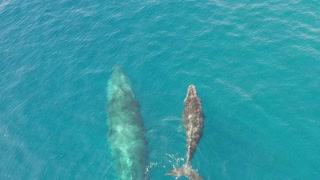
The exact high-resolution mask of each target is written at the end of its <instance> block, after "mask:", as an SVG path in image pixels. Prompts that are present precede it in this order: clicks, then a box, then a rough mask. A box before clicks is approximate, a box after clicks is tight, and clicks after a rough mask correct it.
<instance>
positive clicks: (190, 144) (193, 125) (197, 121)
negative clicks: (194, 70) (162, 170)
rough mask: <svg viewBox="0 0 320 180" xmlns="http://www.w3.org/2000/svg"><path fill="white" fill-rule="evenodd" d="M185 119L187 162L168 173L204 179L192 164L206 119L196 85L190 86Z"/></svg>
mask: <svg viewBox="0 0 320 180" xmlns="http://www.w3.org/2000/svg"><path fill="white" fill-rule="evenodd" d="M183 119H184V127H185V130H186V139H187V155H186V157H187V162H186V163H185V164H184V165H183V166H182V167H181V168H178V169H174V170H172V171H169V172H168V173H167V175H173V176H178V177H179V176H186V177H187V178H189V179H192V180H202V179H203V178H202V177H201V176H200V174H198V173H197V171H196V170H194V169H192V166H191V161H192V158H193V155H194V153H195V151H196V149H197V146H198V144H199V141H200V139H201V136H202V131H203V121H204V120H203V119H204V116H203V111H202V105H201V100H200V98H199V96H198V94H197V91H196V88H195V86H194V85H190V86H189V87H188V92H187V97H186V99H185V100H184V111H183Z"/></svg>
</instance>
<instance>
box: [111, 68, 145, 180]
mask: <svg viewBox="0 0 320 180" xmlns="http://www.w3.org/2000/svg"><path fill="white" fill-rule="evenodd" d="M107 99H108V104H107V114H108V121H107V125H108V129H109V132H108V142H109V145H110V149H111V154H112V157H113V162H112V163H113V164H114V167H115V170H116V177H117V179H119V180H144V179H147V176H146V164H147V158H148V157H147V155H148V151H147V142H146V138H145V135H144V131H145V129H144V123H143V120H142V118H141V114H140V107H139V104H138V102H137V100H136V98H135V95H134V93H133V90H132V87H131V83H130V81H129V79H128V77H127V76H126V75H125V74H124V72H122V70H121V69H120V68H119V67H117V68H115V69H114V72H113V73H112V76H111V78H110V80H109V82H108V87H107Z"/></svg>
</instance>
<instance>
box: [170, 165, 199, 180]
mask: <svg viewBox="0 0 320 180" xmlns="http://www.w3.org/2000/svg"><path fill="white" fill-rule="evenodd" d="M166 175H172V176H177V177H180V176H186V177H187V178H189V179H192V180H202V177H201V176H200V174H198V172H197V171H196V170H194V169H192V167H191V166H190V165H189V164H185V165H184V166H182V167H181V168H178V169H174V170H172V171H169V172H167V174H166Z"/></svg>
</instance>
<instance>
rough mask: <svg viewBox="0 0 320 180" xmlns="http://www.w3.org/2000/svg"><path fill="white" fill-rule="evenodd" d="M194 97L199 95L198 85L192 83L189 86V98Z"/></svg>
mask: <svg viewBox="0 0 320 180" xmlns="http://www.w3.org/2000/svg"><path fill="white" fill-rule="evenodd" d="M194 97H198V94H197V90H196V87H195V86H194V85H193V84H191V85H189V87H188V92H187V98H194Z"/></svg>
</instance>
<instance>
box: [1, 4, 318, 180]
mask: <svg viewBox="0 0 320 180" xmlns="http://www.w3.org/2000/svg"><path fill="white" fill-rule="evenodd" d="M0 21H1V22H0V179H115V176H114V169H113V167H112V160H111V157H110V152H109V145H108V144H107V131H108V127H107V125H106V121H107V118H106V117H107V116H106V108H105V106H106V85H107V81H108V79H109V78H110V75H111V72H112V69H113V67H114V66H120V67H122V69H123V70H124V71H125V72H126V73H127V75H128V76H129V78H130V79H131V81H132V84H133V88H134V90H135V94H136V96H137V99H138V101H139V102H140V105H141V113H142V116H143V119H144V122H145V125H146V128H147V132H146V136H147V139H148V142H149V144H148V148H149V161H150V163H149V164H150V165H149V168H148V170H149V173H150V179H155V180H158V179H159V180H160V179H161V180H162V179H168V180H170V179H174V178H173V177H170V176H165V175H164V174H165V173H166V172H167V171H169V170H171V169H172V168H173V166H176V167H177V166H180V165H182V164H183V163H184V160H185V151H186V150H185V138H184V131H183V129H182V128H181V118H182V111H183V100H184V98H185V95H186V90H187V87H188V85H189V84H191V83H193V84H195V86H196V87H197V90H198V93H199V95H200V97H201V98H202V102H203V108H204V112H205V115H206V119H205V128H204V134H203V138H202V140H201V142H200V144H199V147H198V150H197V152H196V154H195V156H194V159H193V162H192V164H193V167H194V168H195V169H197V170H198V171H199V173H200V174H201V175H202V176H203V177H204V179H318V178H319V177H320V119H319V118H320V106H319V102H320V59H319V57H320V2H319V1H315V0H310V1H302V0H293V1H285V0H272V1H260V0H258V1H241V2H239V1H233V0H226V1H222V0H213V1H203V2H200V1H199V2H198V1H176V2H172V1H113V0H111V1H100V0H92V1H81V2H80V1H79V2H76V1H68V0H58V1H39V0H35V1H27V0H22V1H17V0H2V1H0Z"/></svg>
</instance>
